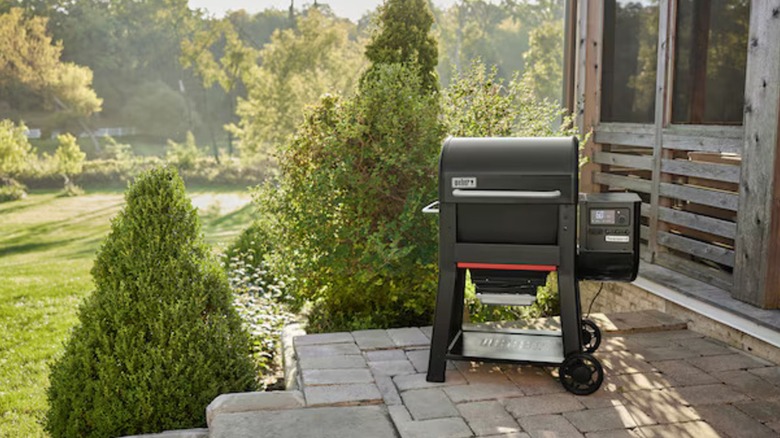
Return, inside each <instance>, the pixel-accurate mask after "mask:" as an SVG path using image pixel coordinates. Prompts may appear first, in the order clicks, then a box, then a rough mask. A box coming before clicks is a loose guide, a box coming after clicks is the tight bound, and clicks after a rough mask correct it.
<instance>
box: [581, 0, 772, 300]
mask: <svg viewBox="0 0 780 438" xmlns="http://www.w3.org/2000/svg"><path fill="white" fill-rule="evenodd" d="M578 3H579V7H578V26H579V28H578V38H579V40H578V42H579V44H578V52H577V59H578V63H577V69H578V71H577V72H576V77H577V85H576V87H575V88H576V91H577V96H578V107H577V108H578V115H579V119H578V123H579V126H580V128H581V129H582V131H583V132H589V131H591V130H592V132H593V136H592V138H591V141H590V142H589V143H588V144H587V145H586V146H585V148H584V154H585V155H586V156H587V157H588V158H589V160H590V163H589V164H588V165H587V166H586V167H584V168H583V171H582V178H581V181H582V183H581V187H582V189H583V191H592V192H595V191H624V190H629V191H634V192H637V193H638V194H640V196H641V197H642V199H643V205H642V216H643V218H642V239H643V243H644V245H643V255H642V256H643V259H644V260H645V261H648V262H652V263H657V264H660V265H664V266H667V267H669V268H671V269H674V270H677V271H679V272H682V273H685V274H687V275H689V276H691V277H695V278H697V279H700V280H703V281H706V282H708V283H711V284H713V285H716V286H718V287H721V288H724V289H727V290H731V291H732V294H733V296H734V297H735V298H738V299H740V300H743V301H747V302H750V303H752V304H754V305H758V306H761V307H769V308H777V307H780V193H778V192H780V164H778V163H780V155H779V154H780V138H779V136H778V129H780V128H779V125H780V123H778V120H780V114H779V113H780V43H778V41H780V0H771V1H764V0H753V2H752V4H751V24H750V26H751V35H750V47H749V50H748V70H747V81H746V105H745V108H746V109H745V122H744V127H743V126H703V125H672V124H671V123H670V113H671V111H670V109H671V92H670V90H669V88H670V82H671V79H670V77H671V75H672V74H671V72H672V61H671V60H672V59H673V50H672V49H671V48H672V47H674V37H675V35H674V25H673V23H674V19H675V17H674V11H675V10H676V8H675V0H661V1H660V2H659V7H660V11H661V13H660V14H659V15H660V20H659V33H658V35H659V36H658V38H659V40H658V48H659V50H658V59H657V83H656V107H655V108H656V109H655V120H654V123H652V124H631V123H600V114H599V113H600V108H599V107H600V95H601V94H600V87H601V76H600V75H601V72H600V69H599V67H600V65H601V46H602V34H603V24H602V23H603V9H604V6H603V2H601V1H596V0H580V1H579V2H578ZM737 254H739V256H737Z"/></svg>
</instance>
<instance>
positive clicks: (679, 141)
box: [663, 134, 742, 154]
mask: <svg viewBox="0 0 780 438" xmlns="http://www.w3.org/2000/svg"><path fill="white" fill-rule="evenodd" d="M663 145H664V149H675V150H683V151H705V152H726V153H731V154H738V153H740V152H742V139H741V138H739V139H737V138H719V137H690V136H687V135H675V134H664V138H663Z"/></svg>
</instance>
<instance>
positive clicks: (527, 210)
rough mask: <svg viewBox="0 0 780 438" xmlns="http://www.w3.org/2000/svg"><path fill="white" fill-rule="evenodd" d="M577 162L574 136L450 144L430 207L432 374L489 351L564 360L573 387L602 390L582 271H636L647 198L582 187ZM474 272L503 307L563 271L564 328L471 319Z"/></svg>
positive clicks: (435, 377) (529, 359)
mask: <svg viewBox="0 0 780 438" xmlns="http://www.w3.org/2000/svg"><path fill="white" fill-rule="evenodd" d="M578 162H579V159H578V142H577V139H576V138H574V137H568V138H453V137H451V138H448V139H447V140H446V141H445V142H444V145H443V147H442V150H441V157H440V162H439V201H438V210H437V209H436V207H435V206H434V205H433V204H432V205H430V206H428V207H426V209H424V211H426V212H437V211H438V214H439V286H438V294H437V298H436V313H435V315H434V325H433V336H432V341H431V351H430V361H429V366H428V375H427V379H428V381H432V382H442V381H444V379H445V368H446V361H447V360H448V359H449V360H482V361H497V362H516V363H528V364H538V365H545V366H558V367H560V368H559V371H560V379H561V383H562V384H563V386H564V387H565V388H566V389H567V390H569V391H570V392H573V393H575V394H590V393H592V392H594V391H596V390H597V389H598V388H599V386H600V385H601V383H602V381H603V377H604V372H603V369H602V367H601V365H600V363H599V361H598V360H597V359H596V358H595V357H594V356H593V355H592V354H591V353H592V352H594V351H595V349H596V348H597V347H598V344H599V343H600V340H601V333H600V331H599V329H598V327H597V326H596V325H595V324H594V323H593V322H591V321H587V320H586V321H583V320H582V312H581V308H580V296H579V287H578V280H582V279H599V280H623V281H631V280H633V279H634V278H635V277H636V273H637V267H638V263H639V246H638V245H639V217H640V213H639V206H640V199H639V197H638V196H637V195H635V194H628V193H604V194H589V195H580V194H579V193H578V186H579V184H578V169H579V166H578ZM578 224H579V227H578ZM578 229H579V232H578ZM578 234H579V248H578V244H577V242H578ZM467 271H469V272H470V275H471V280H472V282H473V283H474V284H475V288H476V295H477V298H478V299H479V300H481V301H482V303H483V304H488V305H499V306H527V305H531V304H533V302H534V301H535V299H536V291H537V287H538V286H540V285H542V284H544V282H545V280H546V278H547V276H548V274H549V273H551V272H556V273H557V279H558V291H559V300H560V311H561V314H560V330H526V329H487V328H486V326H480V327H475V326H473V325H470V326H468V327H464V325H463V308H464V290H465V286H466V272H467Z"/></svg>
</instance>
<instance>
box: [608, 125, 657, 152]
mask: <svg viewBox="0 0 780 438" xmlns="http://www.w3.org/2000/svg"><path fill="white" fill-rule="evenodd" d="M595 138H596V142H597V143H600V144H618V145H623V146H635V147H642V148H652V147H653V144H654V143H655V134H652V133H650V134H642V133H638V132H605V131H603V130H601V129H596V135H595Z"/></svg>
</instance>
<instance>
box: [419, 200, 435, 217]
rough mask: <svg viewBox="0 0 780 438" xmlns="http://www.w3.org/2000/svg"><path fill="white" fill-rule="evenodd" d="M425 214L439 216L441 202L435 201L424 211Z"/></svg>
mask: <svg viewBox="0 0 780 438" xmlns="http://www.w3.org/2000/svg"><path fill="white" fill-rule="evenodd" d="M422 212H423V213H427V214H439V201H433V202H431V203H430V204H428V205H426V206H425V207H424V208H423V209H422Z"/></svg>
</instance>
